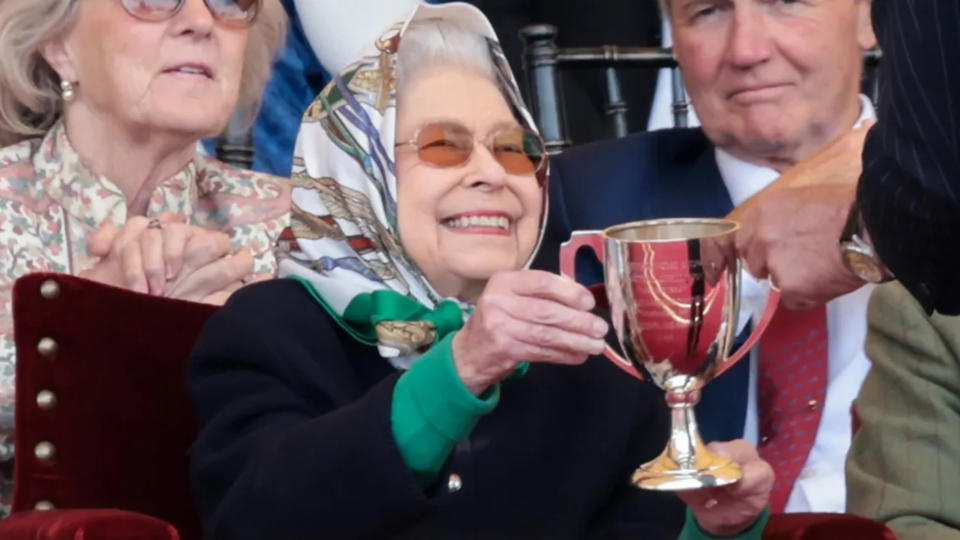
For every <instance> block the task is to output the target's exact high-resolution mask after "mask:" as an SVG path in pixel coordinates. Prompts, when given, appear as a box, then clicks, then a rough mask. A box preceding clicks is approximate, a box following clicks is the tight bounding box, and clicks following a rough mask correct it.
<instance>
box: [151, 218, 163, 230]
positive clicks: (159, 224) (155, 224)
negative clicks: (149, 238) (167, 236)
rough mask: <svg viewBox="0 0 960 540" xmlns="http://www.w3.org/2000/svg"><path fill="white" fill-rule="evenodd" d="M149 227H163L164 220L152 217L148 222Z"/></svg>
mask: <svg viewBox="0 0 960 540" xmlns="http://www.w3.org/2000/svg"><path fill="white" fill-rule="evenodd" d="M147 228H148V229H162V228H163V222H162V221H160V220H159V219H157V218H150V221H149V222H148V223H147Z"/></svg>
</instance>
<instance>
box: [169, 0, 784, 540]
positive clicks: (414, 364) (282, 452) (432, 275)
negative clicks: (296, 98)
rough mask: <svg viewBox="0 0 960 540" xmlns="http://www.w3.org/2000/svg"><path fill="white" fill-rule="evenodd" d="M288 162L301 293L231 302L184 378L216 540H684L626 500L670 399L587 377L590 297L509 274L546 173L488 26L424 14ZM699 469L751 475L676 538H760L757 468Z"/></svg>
mask: <svg viewBox="0 0 960 540" xmlns="http://www.w3.org/2000/svg"><path fill="white" fill-rule="evenodd" d="M297 153H298V155H297V157H296V160H295V162H296V164H297V166H298V169H297V171H296V172H295V175H294V182H295V187H294V192H293V201H294V210H293V226H292V229H291V231H290V233H289V234H288V235H285V236H284V237H283V238H282V239H281V242H282V243H285V246H286V250H287V251H286V254H285V257H284V259H283V260H282V262H281V264H280V267H281V274H282V275H286V276H288V277H289V278H291V279H280V280H275V281H271V282H267V283H260V284H256V285H253V286H250V287H247V288H245V289H244V290H242V291H240V292H239V293H237V294H236V295H234V296H233V297H232V298H231V299H230V301H229V302H228V303H227V304H226V305H225V306H224V308H223V309H221V310H220V311H219V312H218V313H217V314H216V315H215V316H214V317H213V319H212V320H211V321H210V323H209V325H208V327H207V328H206V329H205V331H204V333H203V335H202V337H201V338H200V341H199V343H198V345H197V348H196V349H195V352H194V355H193V358H192V363H191V367H190V373H189V381H188V383H189V387H190V392H191V396H192V399H193V401H194V405H195V410H196V413H197V419H198V421H199V422H200V425H201V426H202V427H201V431H200V435H199V438H198V440H197V442H196V444H195V446H194V449H193V455H192V469H193V479H192V482H193V487H194V494H195V499H196V501H197V503H198V506H199V510H200V513H201V516H202V518H203V521H204V523H205V529H206V534H207V536H206V538H210V539H214V540H215V539H233V540H242V539H248V538H249V539H263V538H270V539H273V540H281V539H286V538H290V539H294V538H295V539H301V538H463V537H470V538H496V539H504V538H524V539H526V538H550V539H563V538H580V537H584V536H590V535H596V536H600V537H603V538H628V537H629V538H676V537H677V534H678V532H680V530H681V527H682V526H683V525H684V512H683V505H682V504H681V502H680V501H679V500H677V499H676V498H675V497H674V496H673V495H670V494H659V493H652V492H643V491H639V490H635V489H633V488H632V487H630V486H629V485H628V483H627V478H628V477H629V474H630V472H631V471H632V470H633V468H634V467H635V466H636V465H637V463H638V462H639V461H640V460H641V459H643V458H645V457H646V458H649V457H653V455H655V454H656V452H657V451H658V450H659V449H661V448H662V447H663V442H664V440H665V438H666V430H667V426H666V418H665V416H664V414H665V411H664V410H663V406H662V396H661V395H659V394H658V392H656V391H654V390H652V389H650V388H648V387H647V386H646V385H643V384H641V383H638V382H637V381H635V380H634V379H632V378H630V377H627V376H624V375H622V374H621V373H620V372H619V370H618V369H617V368H616V367H614V366H613V365H611V364H610V363H608V362H606V361H602V360H598V361H593V362H589V363H586V364H584V361H585V360H586V359H587V357H588V356H589V355H591V354H595V353H598V352H599V351H600V350H601V349H602V346H603V336H604V335H605V333H606V331H607V325H606V323H604V321H603V320H602V319H600V318H599V317H597V316H595V315H593V314H592V313H590V311H589V310H590V309H591V308H592V306H593V300H592V297H591V295H590V294H589V292H588V291H587V290H586V289H584V288H583V287H581V286H580V285H578V284H576V283H574V282H572V281H570V280H567V279H564V278H561V277H559V276H556V275H552V274H548V273H543V272H536V271H531V270H524V268H525V267H526V263H527V262H528V261H529V260H530V258H531V256H532V255H533V253H534V251H535V249H536V246H537V243H538V241H539V239H540V235H541V230H542V225H543V222H544V218H545V216H544V209H545V208H546V207H545V205H544V202H545V193H546V190H545V189H544V187H545V186H544V183H545V179H546V172H547V167H546V155H545V153H544V150H543V146H542V143H541V141H540V139H539V137H538V136H537V135H536V134H535V133H534V132H533V131H532V122H531V121H530V117H529V115H528V113H527V111H526V110H525V109H524V107H523V104H522V103H521V101H520V99H519V94H518V92H517V87H516V84H515V82H514V80H513V77H512V75H511V74H510V72H509V69H508V67H507V64H506V62H505V61H504V59H503V56H502V54H501V53H500V49H499V45H498V44H497V42H496V41H495V36H494V33H493V31H492V29H491V28H490V27H489V23H487V22H486V20H485V19H484V18H483V16H482V15H481V14H480V12H479V11H477V10H476V9H475V8H471V7H469V6H467V5H465V4H447V5H443V6H421V7H419V8H417V9H416V11H415V12H414V14H413V16H412V17H411V20H410V21H408V23H407V24H405V25H397V26H395V27H394V28H392V29H391V30H390V31H389V32H388V33H387V34H385V35H384V36H382V37H381V38H380V39H378V40H377V41H376V47H375V49H373V50H371V51H370V53H369V54H368V55H367V56H364V57H362V58H361V59H360V60H359V61H357V62H354V63H352V64H350V65H349V66H348V67H347V68H346V69H345V70H344V71H343V72H342V73H341V75H340V76H339V77H338V78H336V79H335V80H334V82H333V83H331V85H330V86H328V87H327V88H326V89H325V90H324V92H323V93H322V94H321V95H320V97H319V98H318V99H317V101H316V103H315V104H314V106H313V107H312V108H311V109H310V110H309V111H308V112H307V114H306V115H305V117H304V124H303V126H302V129H301V133H300V138H299V142H298V151H297ZM580 364H584V365H580ZM715 448H716V449H717V451H720V452H724V453H726V454H728V455H731V456H732V457H733V458H734V459H736V460H737V461H739V462H741V463H742V464H743V466H744V471H745V478H744V480H743V481H742V482H741V483H740V484H738V485H736V486H734V487H732V488H731V489H717V490H714V491H707V492H700V493H691V494H687V495H685V500H686V501H687V502H688V503H690V505H691V506H690V507H691V509H692V513H691V514H690V518H689V519H688V521H687V524H686V530H685V531H684V532H683V535H684V537H685V538H704V537H706V538H710V536H709V534H717V535H723V536H735V535H737V534H738V533H743V534H744V538H748V537H749V538H754V537H758V534H759V533H758V531H759V530H760V529H761V528H762V527H763V523H764V519H763V518H762V517H759V518H758V516H761V513H762V511H763V508H764V506H765V504H766V499H767V494H768V493H769V490H770V487H771V485H772V483H773V478H772V472H771V470H770V468H769V467H768V466H767V465H766V464H765V463H763V462H762V461H760V460H759V459H758V458H757V456H756V452H755V451H754V450H753V449H752V447H750V446H749V445H747V444H745V443H743V442H742V441H741V442H735V443H729V444H725V445H720V446H719V447H715ZM694 516H695V517H696V521H694ZM698 523H699V525H698Z"/></svg>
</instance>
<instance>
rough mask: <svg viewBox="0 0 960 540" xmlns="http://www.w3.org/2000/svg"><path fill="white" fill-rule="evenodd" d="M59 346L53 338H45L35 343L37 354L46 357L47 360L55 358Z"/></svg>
mask: <svg viewBox="0 0 960 540" xmlns="http://www.w3.org/2000/svg"><path fill="white" fill-rule="evenodd" d="M58 349H59V346H58V345H57V342H56V341H54V339H53V338H49V337H45V338H42V339H41V340H40V342H39V343H37V352H39V353H40V354H41V355H43V356H46V357H47V358H52V357H53V356H56V354H57V350H58Z"/></svg>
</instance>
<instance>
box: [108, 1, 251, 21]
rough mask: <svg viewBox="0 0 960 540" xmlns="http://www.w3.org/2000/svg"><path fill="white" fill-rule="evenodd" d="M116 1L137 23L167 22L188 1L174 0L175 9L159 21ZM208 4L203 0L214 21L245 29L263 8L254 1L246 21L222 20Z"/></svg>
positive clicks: (125, 2) (124, 2)
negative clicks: (251, 11) (253, 7)
mask: <svg viewBox="0 0 960 540" xmlns="http://www.w3.org/2000/svg"><path fill="white" fill-rule="evenodd" d="M117 1H118V2H120V5H121V6H122V7H123V10H124V11H126V12H127V14H128V15H130V16H131V17H133V18H134V19H137V20H139V21H146V22H162V21H169V20H170V19H172V18H174V17H176V16H177V14H178V13H180V11H181V10H182V9H183V6H185V5H186V4H187V2H188V1H189V0H176V1H177V7H175V8H173V9H172V10H171V11H170V14H169V15H167V16H165V17H163V18H159V19H150V18H145V17H140V16H138V15H137V14H136V13H134V12H133V11H132V10H131V9H130V8H128V7H127V1H128V0H117ZM210 2H211V0H203V5H204V6H206V7H207V10H208V11H210V14H211V15H213V18H214V19H216V20H218V21H220V22H222V23H225V24H228V25H238V26H245V27H249V26H251V25H252V24H253V22H254V21H256V20H257V16H258V15H260V11H261V8H262V7H263V0H254V2H255V4H256V6H257V7H256V10H255V11H254V12H253V16H251V17H250V18H248V19H228V18H224V17H221V16H219V15H217V12H216V11H214V9H213V8H212V7H210Z"/></svg>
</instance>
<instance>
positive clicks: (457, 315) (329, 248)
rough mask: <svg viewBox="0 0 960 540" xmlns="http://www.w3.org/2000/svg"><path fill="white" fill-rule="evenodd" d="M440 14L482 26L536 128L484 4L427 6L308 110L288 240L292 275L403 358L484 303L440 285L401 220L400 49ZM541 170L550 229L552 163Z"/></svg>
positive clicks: (285, 263) (377, 43)
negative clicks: (474, 303)
mask: <svg viewBox="0 0 960 540" xmlns="http://www.w3.org/2000/svg"><path fill="white" fill-rule="evenodd" d="M431 19H440V20H444V21H448V22H451V23H453V24H456V25H457V26H459V27H461V28H462V29H464V30H466V31H469V32H473V33H475V34H478V35H479V36H481V38H482V39H483V40H484V42H485V43H486V44H487V45H488V49H489V52H490V57H491V60H492V63H493V66H494V71H495V73H496V76H497V78H498V82H499V86H500V88H501V91H502V93H503V94H504V96H505V98H506V100H507V102H508V105H510V107H511V109H512V110H513V112H514V115H515V116H516V118H517V120H518V121H519V122H520V123H521V124H522V125H524V126H525V127H527V128H530V129H534V130H535V129H536V128H535V126H534V123H533V120H532V118H531V116H530V114H529V112H528V111H527V109H526V107H525V106H524V104H523V101H522V99H521V97H520V92H519V89H518V87H517V83H516V80H515V79H514V77H513V74H512V72H511V71H510V67H509V64H508V63H507V60H506V58H505V57H504V55H503V52H502V50H501V48H500V44H499V42H498V41H497V37H496V34H495V32H494V31H493V28H492V27H491V25H490V23H489V21H488V20H487V19H486V17H485V16H484V15H483V13H481V12H480V10H478V9H477V8H475V7H473V6H471V5H469V4H464V3H450V4H443V5H436V6H432V5H427V4H424V5H420V6H417V7H416V8H415V9H414V10H413V12H412V13H411V14H410V15H409V17H408V18H407V19H406V20H405V21H402V22H399V23H397V24H395V25H393V26H391V27H390V28H389V29H388V30H387V31H386V32H384V33H383V34H381V35H380V36H379V37H377V38H376V40H374V41H373V43H371V45H370V47H369V48H368V50H367V51H366V52H365V53H364V54H363V56H361V57H360V58H359V59H358V60H357V61H356V62H354V63H352V64H350V65H348V66H347V67H346V68H344V69H343V70H342V71H341V73H340V74H339V75H337V76H336V77H334V79H333V81H332V82H331V83H330V84H329V85H328V86H327V87H326V88H325V89H324V90H323V91H322V92H321V93H320V95H319V96H318V97H317V99H316V100H315V101H314V102H313V104H312V105H311V106H310V108H309V109H308V110H307V112H306V113H305V114H304V116H303V123H302V125H301V128H300V133H299V135H298V137H297V145H296V150H295V155H294V168H293V181H294V188H293V195H292V199H293V206H292V215H291V227H290V229H288V230H287V231H286V232H285V234H284V235H283V236H282V237H281V239H280V248H279V258H280V276H281V277H291V278H295V279H298V280H300V281H301V282H302V283H303V284H304V285H305V286H306V287H307V288H308V289H309V290H310V292H311V294H312V295H313V296H314V298H315V299H316V300H317V301H318V302H319V303H320V304H321V305H322V306H323V307H324V308H325V309H326V310H327V311H328V312H329V313H330V315H331V316H332V317H333V318H334V319H335V320H336V321H337V323H338V324H340V326H342V327H343V328H344V329H345V330H346V331H347V332H348V333H349V334H350V335H351V336H353V338H355V339H358V340H360V341H362V342H364V343H367V344H370V345H376V346H377V347H378V350H379V352H380V355H381V356H382V357H384V358H386V359H388V360H389V361H390V362H391V363H392V364H393V365H394V366H395V367H398V368H400V369H405V368H408V367H409V365H410V363H411V362H412V361H413V360H415V359H416V358H417V357H418V356H419V355H420V354H421V353H422V352H423V351H425V350H426V349H427V348H429V347H430V346H431V345H432V344H433V343H435V341H436V340H438V339H440V338H442V337H443V336H445V335H446V334H448V333H450V332H452V331H455V330H457V329H459V328H460V327H461V326H462V325H463V323H464V320H465V317H467V316H469V313H470V311H471V309H472V307H471V306H469V305H467V304H465V303H463V302H461V301H459V300H457V299H455V298H443V297H442V296H441V295H439V294H438V293H437V291H436V290H435V289H434V288H433V287H432V286H431V284H430V283H429V282H428V281H427V279H426V278H425V277H424V275H423V273H422V272H421V271H420V270H419V269H418V268H417V266H416V264H415V263H414V262H413V261H411V260H410V259H409V258H408V257H407V255H406V253H405V252H404V249H403V246H402V243H401V241H400V234H399V231H398V228H397V177H396V170H395V166H394V143H395V139H396V107H397V95H396V88H397V84H396V78H395V75H396V69H395V68H396V61H397V53H398V51H399V50H400V48H401V47H402V46H403V35H404V32H405V30H406V28H407V27H408V26H409V25H410V24H411V23H412V22H414V21H423V20H431ZM538 174H539V175H541V178H540V180H541V186H543V187H542V193H543V206H542V211H541V221H540V236H541V238H542V236H543V227H544V224H545V222H546V211H547V210H546V209H547V204H546V202H547V201H546V192H547V190H546V182H545V181H544V180H545V178H546V175H547V171H546V168H543V169H541V171H540V173H538ZM537 244H538V245H539V239H538V242H537ZM535 251H536V250H534V252H535ZM531 259H532V256H531Z"/></svg>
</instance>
